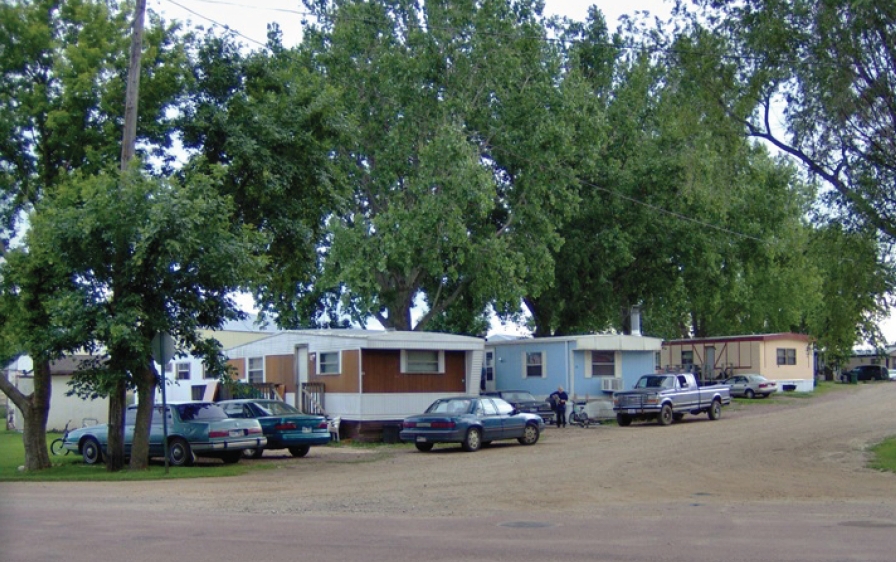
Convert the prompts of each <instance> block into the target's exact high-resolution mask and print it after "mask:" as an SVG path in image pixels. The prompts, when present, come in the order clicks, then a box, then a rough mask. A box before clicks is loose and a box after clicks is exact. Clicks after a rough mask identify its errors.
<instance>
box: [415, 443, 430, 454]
mask: <svg viewBox="0 0 896 562" xmlns="http://www.w3.org/2000/svg"><path fill="white" fill-rule="evenodd" d="M414 446H415V447H417V450H418V451H420V452H421V453H428V452H430V451H432V443H414Z"/></svg>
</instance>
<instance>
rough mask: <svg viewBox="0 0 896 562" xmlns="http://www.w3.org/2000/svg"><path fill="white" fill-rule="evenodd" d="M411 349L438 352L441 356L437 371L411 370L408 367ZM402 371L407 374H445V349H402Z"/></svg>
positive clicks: (439, 356)
mask: <svg viewBox="0 0 896 562" xmlns="http://www.w3.org/2000/svg"><path fill="white" fill-rule="evenodd" d="M409 351H427V352H429V353H437V354H438V358H439V364H438V367H437V368H438V370H437V371H411V370H409V369H408V352H409ZM401 373H402V374H405V375H444V374H445V351H444V350H439V349H402V350H401Z"/></svg>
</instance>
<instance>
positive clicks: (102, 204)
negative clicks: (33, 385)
mask: <svg viewBox="0 0 896 562" xmlns="http://www.w3.org/2000/svg"><path fill="white" fill-rule="evenodd" d="M218 182H219V180H218V179H217V178H215V177H209V176H204V175H198V174H192V175H190V176H188V177H187V179H186V180H185V181H184V182H182V183H175V182H171V181H164V180H157V179H151V178H147V177H145V176H142V175H141V174H140V173H139V172H137V170H136V169H134V170H132V171H131V172H130V173H128V174H126V175H124V176H123V177H120V176H119V174H118V173H117V172H113V173H110V174H99V175H96V176H86V177H85V176H80V175H76V176H74V177H72V179H71V180H70V181H69V182H66V183H63V184H61V185H60V186H59V188H58V191H57V192H56V194H54V195H53V196H48V197H46V198H45V199H44V200H43V201H41V202H40V203H39V204H38V205H37V206H36V208H35V212H34V213H32V215H31V216H30V219H29V222H30V224H31V229H30V230H29V232H28V234H27V236H26V239H25V242H26V244H25V248H24V249H22V250H20V251H17V252H16V254H15V255H19V254H21V255H22V256H23V258H22V259H23V260H24V261H25V262H26V263H28V264H29V265H30V264H33V267H34V268H35V270H36V271H45V270H46V269H48V268H53V269H54V270H58V271H60V272H61V275H63V276H64V277H65V278H66V279H67V280H68V284H67V285H63V286H60V287H59V290H58V291H57V292H56V294H54V295H51V297H52V298H53V299H54V300H53V301H51V302H53V303H54V306H55V308H54V310H53V314H52V320H53V324H51V326H52V325H57V324H58V325H61V326H68V327H72V328H74V329H73V330H69V332H66V333H73V334H77V336H76V337H77V338H78V339H80V345H81V346H83V347H84V348H86V349H88V350H98V349H99V348H98V346H103V348H104V349H103V352H102V353H103V355H104V356H105V357H104V358H103V360H102V361H101V362H98V363H96V364H94V365H91V366H90V367H91V368H89V369H86V370H84V371H81V372H79V373H78V375H77V376H76V377H75V380H76V381H77V383H76V386H75V390H76V391H79V392H80V393H82V394H87V395H93V394H100V395H105V394H106V393H107V392H108V390H109V385H110V384H111V383H112V381H114V380H116V378H118V377H120V376H123V375H124V376H126V375H128V374H133V373H137V372H141V370H142V369H144V368H145V367H146V365H147V364H148V362H149V344H150V341H151V340H152V338H153V336H154V335H155V334H156V333H160V332H167V333H169V334H171V335H172V337H174V338H175V341H176V342H177V343H178V347H179V349H181V350H183V351H191V352H193V353H194V354H198V355H202V354H205V355H206V357H207V361H209V364H210V365H217V370H218V371H221V370H222V365H223V358H221V357H220V353H219V349H218V347H219V346H218V345H217V344H216V343H215V342H209V341H205V340H203V339H202V338H200V336H198V335H197V330H198V329H200V328H218V327H220V326H221V324H222V323H223V322H224V321H225V320H226V319H229V318H236V317H238V316H239V313H238V309H237V307H236V304H235V303H234V302H233V301H232V299H231V297H230V296H229V295H230V293H231V292H232V291H234V290H237V289H239V288H240V287H243V286H245V284H246V280H247V278H248V276H249V275H250V272H252V271H254V270H257V269H259V268H260V267H262V266H263V263H264V262H263V261H262V260H260V259H259V258H257V257H255V253H254V251H255V249H256V248H257V247H258V245H259V242H260V241H259V240H258V239H257V237H256V236H254V235H252V234H251V233H250V232H249V231H248V229H243V228H240V227H234V226H233V225H232V223H231V220H230V219H231V216H232V203H231V202H230V201H229V200H228V199H226V198H224V197H221V196H220V195H219V194H218V192H217V184H218ZM122 217H128V220H121V218H122ZM13 263H14V264H15V263H17V262H13ZM56 303H60V304H56ZM101 373H106V375H105V376H100V374H101ZM85 385H86V386H85Z"/></svg>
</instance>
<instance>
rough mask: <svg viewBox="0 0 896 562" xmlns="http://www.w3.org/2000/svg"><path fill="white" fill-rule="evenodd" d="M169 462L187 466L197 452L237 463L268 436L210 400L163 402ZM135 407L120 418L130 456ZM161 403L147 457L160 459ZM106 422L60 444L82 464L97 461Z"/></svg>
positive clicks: (251, 422)
mask: <svg viewBox="0 0 896 562" xmlns="http://www.w3.org/2000/svg"><path fill="white" fill-rule="evenodd" d="M167 412H168V462H169V463H170V464H171V465H172V466H190V465H192V464H193V461H194V459H195V457H196V456H199V457H212V458H218V459H221V460H222V461H224V462H225V463H227V464H232V463H236V462H239V460H240V458H241V457H242V456H243V450H244V449H252V450H254V449H257V448H258V447H264V445H265V443H267V439H266V438H265V436H264V434H263V433H262V431H261V424H260V423H258V421H257V420H238V419H231V418H229V417H227V414H225V413H224V410H223V409H222V408H221V407H220V406H218V405H217V404H215V403H213V402H185V403H183V404H168V406H167ZM136 420H137V406H128V409H127V410H126V411H125V420H124V454H125V457H129V456H130V454H131V442H132V441H133V439H134V423H135V422H136ZM162 422H163V420H162V406H161V405H158V406H155V408H154V409H153V416H152V423H151V425H150V432H149V456H150V457H164V455H165V449H164V440H163V437H164V427H163V424H162ZM108 444H109V428H108V425H107V424H100V425H92V426H88V427H83V428H81V429H76V430H74V431H71V432H69V434H68V435H67V436H66V437H65V441H64V443H63V446H64V447H65V448H66V449H67V450H68V451H71V452H75V453H78V454H79V455H81V456H82V457H83V458H84V462H85V463H86V464H97V463H100V462H102V461H103V458H104V457H105V456H106V455H107V454H108Z"/></svg>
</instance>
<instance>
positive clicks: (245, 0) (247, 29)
mask: <svg viewBox="0 0 896 562" xmlns="http://www.w3.org/2000/svg"><path fill="white" fill-rule="evenodd" d="M593 4H596V5H597V6H598V7H599V8H600V9H601V11H602V12H603V13H604V17H605V18H606V20H607V26H608V27H609V28H610V30H614V29H616V22H617V20H618V18H619V16H621V15H623V14H632V13H633V12H634V11H635V10H647V11H649V12H650V13H651V14H652V15H661V16H666V15H668V13H669V12H670V11H671V9H672V2H671V0H625V1H620V0H615V1H613V2H607V1H603V2H599V1H594V0H591V1H588V0H545V13H546V14H548V15H560V16H567V17H570V18H573V19H576V20H579V21H584V20H585V17H586V16H587V14H588V7H589V6H591V5H593ZM146 6H147V8H148V9H150V10H153V11H155V12H159V13H162V14H163V15H165V17H166V19H177V20H181V21H184V20H190V21H192V22H193V23H194V24H197V25H199V24H201V25H203V26H208V25H211V24H210V22H209V20H213V21H214V22H216V23H218V24H222V25H226V26H228V27H229V28H230V29H232V30H234V31H237V32H239V33H240V34H241V35H243V36H244V41H245V42H247V43H250V45H251V44H252V43H251V42H252V41H254V42H255V43H262V44H263V43H264V42H265V39H266V37H267V27H266V26H267V24H268V23H269V22H271V21H276V22H277V23H278V24H279V25H280V28H281V29H282V31H283V39H284V44H286V45H287V46H291V45H294V44H295V43H297V42H298V41H299V39H300V31H299V30H300V28H301V20H302V18H303V17H304V16H303V15H302V12H305V8H304V6H302V3H301V0H147V3H146Z"/></svg>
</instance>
